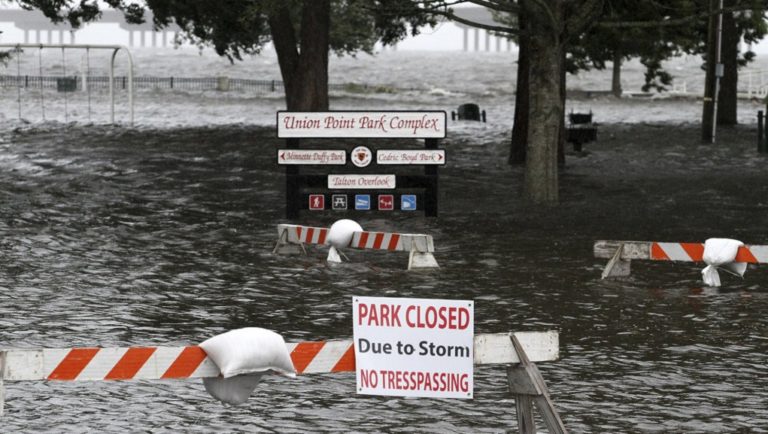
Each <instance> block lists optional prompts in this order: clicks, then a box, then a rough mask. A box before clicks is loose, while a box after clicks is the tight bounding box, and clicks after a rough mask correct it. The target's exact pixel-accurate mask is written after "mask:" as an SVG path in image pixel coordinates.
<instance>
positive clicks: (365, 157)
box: [277, 111, 447, 218]
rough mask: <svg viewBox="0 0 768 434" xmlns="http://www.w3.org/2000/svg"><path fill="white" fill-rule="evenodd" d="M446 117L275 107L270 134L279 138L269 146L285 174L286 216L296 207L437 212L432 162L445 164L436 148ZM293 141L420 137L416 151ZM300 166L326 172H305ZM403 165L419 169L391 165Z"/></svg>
mask: <svg viewBox="0 0 768 434" xmlns="http://www.w3.org/2000/svg"><path fill="white" fill-rule="evenodd" d="M446 121H447V116H446V114H445V112H443V111H385V112H373V111H329V112H288V111H281V112H278V113H277V137H278V138H282V139H286V147H285V148H282V149H278V150H277V163H278V164H279V165H284V166H285V171H286V217H287V218H296V217H298V214H299V212H300V211H301V210H310V211H324V210H333V211H352V210H356V211H396V210H398V211H418V210H421V211H424V213H425V215H427V216H437V181H438V173H437V166H441V165H444V164H445V150H443V149H438V147H437V146H438V139H442V138H445V135H446ZM300 139H380V140H386V139H424V149H374V150H371V147H370V146H371V145H366V144H364V143H358V144H355V147H354V148H353V149H351V150H350V149H348V148H349V147H350V146H349V145H348V140H347V144H345V146H344V148H341V145H340V144H338V143H336V144H332V145H329V146H323V148H322V149H306V148H305V149H302V148H301V146H300ZM331 143H332V142H331ZM366 143H367V142H366ZM390 143H391V142H390ZM301 166H320V167H321V168H327V170H325V172H326V173H324V174H317V173H312V174H307V173H301V171H300V167H301ZM404 166H423V167H424V172H423V174H413V173H408V174H406V173H398V170H395V169H397V168H398V167H404ZM372 170H373V172H372Z"/></svg>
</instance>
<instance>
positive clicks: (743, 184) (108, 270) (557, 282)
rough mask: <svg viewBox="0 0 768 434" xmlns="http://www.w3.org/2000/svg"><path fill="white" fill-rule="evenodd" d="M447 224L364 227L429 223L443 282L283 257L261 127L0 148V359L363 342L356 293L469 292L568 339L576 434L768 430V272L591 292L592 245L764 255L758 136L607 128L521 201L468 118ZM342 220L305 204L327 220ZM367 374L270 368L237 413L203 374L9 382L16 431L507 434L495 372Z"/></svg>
mask: <svg viewBox="0 0 768 434" xmlns="http://www.w3.org/2000/svg"><path fill="white" fill-rule="evenodd" d="M450 131H454V132H453V133H451V134H449V138H448V139H447V140H446V141H445V143H444V146H445V148H446V149H448V150H449V151H448V152H449V158H450V164H449V165H448V166H446V167H445V168H443V169H441V174H442V176H441V198H440V200H441V202H440V213H441V214H440V217H438V218H434V219H424V218H423V217H421V216H417V215H400V214H394V215H391V216H387V215H380V214H362V215H355V216H353V217H354V218H356V219H358V220H359V221H360V222H361V224H362V225H363V227H365V228H368V229H376V230H393V231H401V232H426V233H430V234H433V235H434V237H435V243H436V247H437V253H436V258H437V260H438V261H439V262H440V265H441V269H440V271H439V272H425V273H411V272H406V271H405V266H406V261H407V258H406V257H405V255H398V254H385V253H376V252H359V251H353V252H349V253H350V256H351V258H352V263H349V264H344V265H342V266H340V267H329V266H328V265H326V264H325V263H324V260H323V258H324V255H325V252H324V250H322V249H318V248H316V249H314V250H313V251H311V252H310V255H309V256H307V257H288V256H274V255H272V254H271V253H270V251H271V248H272V246H273V243H274V241H275V238H276V230H275V226H276V224H277V223H281V222H285V220H284V219H283V201H284V199H283V197H284V193H283V191H284V187H283V184H284V178H283V174H282V172H281V171H280V170H279V169H278V168H277V166H276V165H275V164H274V161H273V159H274V155H275V153H274V149H275V148H276V147H277V146H280V142H279V141H277V140H276V139H274V138H273V137H274V130H272V129H269V128H260V127H243V126H239V127H238V126H230V127H216V128H197V129H172V130H151V129H138V130H130V129H122V128H110V127H92V126H91V127H79V126H70V127H65V126H60V125H54V126H51V127H50V128H48V127H46V126H38V127H34V128H25V129H16V130H9V131H6V132H5V133H3V134H2V135H0V140H1V142H0V201H1V202H2V207H0V232H1V233H2V238H0V247H1V249H0V258H1V259H2V261H1V262H2V269H1V270H0V346H2V347H71V346H77V345H102V346H112V345H120V346H126V345H146V344H165V345H177V344H179V345H180V344H185V343H198V342H201V341H202V340H204V339H206V338H208V337H210V336H212V335H215V334H218V333H221V332H224V331H226V330H230V329H234V328H238V327H244V326H262V327H268V328H272V329H275V330H278V331H280V332H281V333H282V334H283V335H284V336H285V337H286V340H289V341H295V340H299V339H325V338H340V337H348V336H350V335H351V296H352V295H370V296H398V297H424V298H454V299H474V300H476V308H475V318H476V322H477V324H476V331H477V332H478V333H486V332H501V331H507V330H549V329H556V330H559V331H560V333H561V360H559V361H558V362H554V363H542V364H541V365H540V368H541V369H542V372H543V374H544V376H545V378H546V380H547V381H548V383H549V385H550V389H551V393H552V396H553V399H554V400H555V402H556V404H557V406H558V408H559V410H560V411H561V414H562V417H563V419H564V421H565V424H566V426H567V427H569V428H570V429H571V430H572V431H574V432H682V431H692V432H713V433H719V432H725V431H738V430H741V431H742V432H747V431H750V430H751V431H750V432H765V431H766V427H768V388H767V387H766V386H767V385H768V382H767V381H766V380H765V374H766V361H767V360H766V359H767V358H768V356H766V352H767V351H768V333H766V327H767V326H768V319H766V318H767V317H768V316H766V314H765V312H767V311H768V290H767V288H768V270H766V269H765V268H764V267H762V268H755V269H750V270H749V271H748V272H747V274H746V277H745V279H744V280H740V279H736V278H733V277H731V276H723V280H724V287H723V288H721V289H713V288H702V283H701V280H700V273H699V267H698V266H695V265H686V264H669V263H666V264H651V263H647V262H645V263H643V262H638V263H635V264H633V267H634V270H633V275H632V276H631V277H630V278H627V279H624V280H620V281H601V280H600V272H601V269H602V265H603V263H602V261H601V260H596V259H594V258H593V257H592V243H593V241H594V240H596V239H611V238H615V239H643V240H667V241H697V240H702V239H704V238H706V237H709V236H730V237H735V238H740V239H742V240H744V241H745V242H748V243H752V244H765V243H766V241H768V240H766V235H765V234H766V229H765V228H766V227H768V218H767V217H766V211H768V174H766V172H765V170H764V167H765V164H766V161H765V160H764V159H760V158H757V157H756V156H755V155H754V153H753V151H752V148H753V146H752V137H753V131H751V130H750V129H749V128H747V127H741V128H738V129H735V130H732V131H726V132H724V133H723V134H724V136H723V137H722V140H723V141H724V143H729V145H728V146H725V145H722V146H719V147H703V146H700V145H698V143H697V142H696V140H695V138H697V137H698V130H697V129H696V128H695V127H686V126H682V127H676V128H671V127H669V126H647V125H646V126H627V125H607V126H604V127H603V129H602V132H601V140H600V141H599V142H598V143H596V144H592V145H591V146H590V147H589V152H588V153H586V154H578V155H577V154H571V153H569V155H568V166H567V168H566V169H565V171H564V172H563V173H562V185H563V187H562V192H561V193H562V197H563V205H562V206H561V207H559V208H556V209H537V208H531V207H527V206H525V205H524V204H523V202H522V200H521V198H520V196H519V189H520V185H521V174H522V172H521V169H519V168H510V167H509V166H507V165H506V164H505V156H506V147H505V146H506V145H505V144H504V139H505V137H506V134H507V132H505V131H502V130H495V129H493V128H492V127H488V126H483V125H462V124H456V125H453V126H452V127H451V128H450ZM339 217H340V215H339V214H331V213H328V214H317V215H304V216H303V218H302V219H301V223H303V224H317V225H328V224H330V223H331V222H332V221H333V220H334V219H336V218H339ZM353 388H354V375H353V374H344V375H332V376H327V375H326V376H322V375H321V376H303V377H299V378H298V379H294V380H292V379H286V378H280V377H271V378H269V379H268V380H266V381H265V382H264V383H263V384H262V385H260V386H259V388H258V389H257V391H256V393H255V394H254V396H253V397H252V398H251V399H250V400H249V401H248V402H247V403H246V404H245V405H243V406H240V407H231V408H225V407H223V406H221V405H220V404H218V403H217V402H214V401H213V400H212V399H211V398H209V396H208V395H207V394H206V393H205V391H204V389H203V386H202V384H201V383H200V382H197V381H169V382H107V383H103V382H99V383H95V382H94V383H71V384H65V383H55V382H54V383H8V384H7V403H6V413H7V414H6V416H5V417H4V419H3V420H2V426H3V431H6V432H8V431H12V432H40V431H52V432H62V431H71V432H85V431H92V432H126V431H130V432H139V431H153V432H154V431H156V432H178V431H259V430H263V431H278V432H306V431H326V430H327V431H391V432H420V431H421V432H498V431H503V430H505V429H511V428H514V427H515V426H516V423H515V419H514V412H513V408H514V401H513V400H512V399H511V396H510V395H509V394H508V393H507V392H506V382H505V378H504V368H503V367H502V366H484V367H479V368H477V370H476V385H475V397H476V398H475V399H474V400H472V401H448V400H429V399H397V398H395V399H393V398H385V397H368V396H366V397H363V396H361V397H357V396H355V395H354V394H353V391H354V389H353Z"/></svg>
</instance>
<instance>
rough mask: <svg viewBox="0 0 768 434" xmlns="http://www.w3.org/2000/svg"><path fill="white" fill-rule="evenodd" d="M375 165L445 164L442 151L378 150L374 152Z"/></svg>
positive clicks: (443, 151)
mask: <svg viewBox="0 0 768 434" xmlns="http://www.w3.org/2000/svg"><path fill="white" fill-rule="evenodd" d="M376 164H438V165H443V164H445V150H444V149H421V150H405V149H396V150H390V149H380V150H378V151H376Z"/></svg>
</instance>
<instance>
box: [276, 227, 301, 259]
mask: <svg viewBox="0 0 768 434" xmlns="http://www.w3.org/2000/svg"><path fill="white" fill-rule="evenodd" d="M272 253H273V254H275V255H298V254H304V255H305V256H306V255H307V249H306V248H305V247H304V243H299V244H298V245H297V244H291V243H289V242H288V229H283V231H282V232H280V236H279V237H278V238H277V243H276V244H275V248H274V249H272Z"/></svg>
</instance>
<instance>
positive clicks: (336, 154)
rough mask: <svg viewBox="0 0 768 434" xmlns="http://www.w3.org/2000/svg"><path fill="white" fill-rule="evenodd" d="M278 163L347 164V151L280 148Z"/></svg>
mask: <svg viewBox="0 0 768 434" xmlns="http://www.w3.org/2000/svg"><path fill="white" fill-rule="evenodd" d="M277 164H308V165H309V164H312V165H341V166H343V165H345V164H347V151H344V150H310V149H278V150H277Z"/></svg>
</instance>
